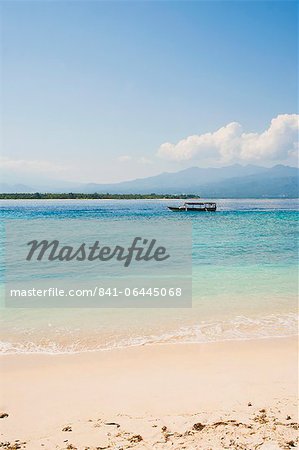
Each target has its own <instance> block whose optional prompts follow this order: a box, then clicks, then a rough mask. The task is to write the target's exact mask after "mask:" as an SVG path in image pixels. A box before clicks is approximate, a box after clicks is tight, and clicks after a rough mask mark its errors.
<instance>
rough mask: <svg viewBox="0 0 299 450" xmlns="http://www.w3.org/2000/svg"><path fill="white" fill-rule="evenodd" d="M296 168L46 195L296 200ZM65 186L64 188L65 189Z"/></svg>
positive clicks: (185, 175) (187, 172)
mask: <svg viewBox="0 0 299 450" xmlns="http://www.w3.org/2000/svg"><path fill="white" fill-rule="evenodd" d="M298 176H299V169H298V168H296V167H290V166H284V165H276V166H274V167H272V168H266V167H260V166H255V165H246V166H242V165H239V164H234V165H231V166H227V167H222V168H205V169H203V168H200V167H190V168H188V169H184V170H181V171H179V172H176V173H168V172H166V173H161V174H159V175H156V176H153V177H148V178H140V179H136V180H131V181H125V182H121V183H114V184H96V183H88V184H76V185H75V184H74V185H72V184H71V183H67V185H66V183H65V182H61V183H59V182H56V186H55V188H51V190H50V192H82V193H94V192H98V193H107V192H109V193H110V194H136V193H138V194H151V193H156V194H188V193H192V194H197V195H200V196H202V197H210V198H213V197H214V198H216V197H218V198H219V197H220V198H221V197H222V198H225V197H226V198H250V197H251V198H263V197H265V198H267V197H268V198H277V197H278V198H283V197H285V198H297V197H298ZM66 186H67V189H66ZM0 190H1V192H7V193H8V192H36V191H39V192H49V188H46V187H45V188H43V187H42V186H31V187H28V188H27V186H8V185H7V184H6V185H5V186H3V185H2V186H1V185H0Z"/></svg>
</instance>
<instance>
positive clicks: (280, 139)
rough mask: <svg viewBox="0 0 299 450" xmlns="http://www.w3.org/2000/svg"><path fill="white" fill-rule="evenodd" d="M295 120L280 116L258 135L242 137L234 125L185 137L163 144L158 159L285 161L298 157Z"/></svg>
mask: <svg viewBox="0 0 299 450" xmlns="http://www.w3.org/2000/svg"><path fill="white" fill-rule="evenodd" d="M298 118H299V116H298V115H297V114H281V115H278V116H277V117H275V118H274V119H272V120H271V124H270V126H269V128H268V129H266V130H265V131H264V132H262V133H245V132H244V130H243V127H242V125H241V124H240V123H238V122H231V123H229V124H228V125H225V126H224V127H222V128H219V129H218V130H217V131H214V132H212V133H204V134H199V135H193V136H188V137H187V138H185V139H182V140H181V141H179V142H178V143H177V144H171V143H169V142H166V143H164V144H162V145H161V146H160V148H159V150H158V156H160V157H161V158H164V159H168V160H172V161H190V160H197V161H209V162H216V163H230V162H254V161H256V162H270V161H285V160H287V159H288V158H290V157H294V156H296V155H297V153H298V130H299V126H298V125H299V122H298Z"/></svg>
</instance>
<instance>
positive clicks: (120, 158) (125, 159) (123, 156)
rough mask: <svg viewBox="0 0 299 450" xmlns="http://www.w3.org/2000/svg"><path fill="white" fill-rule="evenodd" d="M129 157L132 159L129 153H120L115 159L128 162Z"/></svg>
mask: <svg viewBox="0 0 299 450" xmlns="http://www.w3.org/2000/svg"><path fill="white" fill-rule="evenodd" d="M131 159H132V156H130V155H122V156H119V157H118V158H117V161H119V162H128V161H131Z"/></svg>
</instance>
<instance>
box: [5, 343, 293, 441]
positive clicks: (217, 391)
mask: <svg viewBox="0 0 299 450" xmlns="http://www.w3.org/2000/svg"><path fill="white" fill-rule="evenodd" d="M297 350H298V348H297V339H295V338H281V339H271V340H270V339H269V340H267V339H265V340H259V341H239V342H237V341H234V342H223V343H213V344H190V345H185V344H184V345H179V344H178V345H153V346H143V347H135V348H128V349H122V350H113V351H106V352H94V353H82V354H73V355H42V354H40V355H11V356H9V355H6V356H1V358H0V373H1V412H4V413H7V414H8V417H5V418H3V419H0V427H1V437H0V442H2V447H1V444H0V448H26V449H34V450H36V449H39V448H44V449H66V448H78V449H96V448H109V449H121V448H123V449H125V448H135V449H139V448H142V449H145V448H148V449H152V448H154V449H155V448H157V449H164V448H165V449H166V448H172V449H178V450H181V449H183V448H186V449H192V450H193V449H201V450H204V449H212V450H218V449H221V448H233V449H245V448H248V449H250V450H253V449H254V448H259V449H262V450H267V449H268V450H270V449H271V448H272V449H273V450H275V449H278V448H293V447H292V445H293V441H295V440H296V437H297V435H298V431H296V425H295V422H297V417H296V413H297V408H296V406H297V389H298V377H297V355H298V352H297ZM248 403H250V404H251V406H248ZM288 416H290V418H288ZM230 420H234V421H236V422H229V421H230ZM199 422H200V423H201V424H203V425H205V427H204V428H202V429H201V430H199V428H201V426H198V427H197V428H198V430H193V425H194V424H195V423H199ZM218 422H220V423H218ZM105 423H117V424H119V425H120V426H117V425H107V424H105ZM66 426H70V427H71V430H72V431H62V429H63V428H64V427H66ZM162 427H166V429H165V428H163V429H162ZM135 435H137V436H138V435H140V437H141V438H142V440H141V438H140V437H134V436H135ZM16 440H19V441H18V442H17V443H16V442H15V441H16ZM22 442H26V444H24V445H23V444H22V445H21V444H20V443H22ZM8 443H10V444H8ZM12 444H14V445H15V444H17V446H16V447H13V446H12ZM9 445H10V446H9ZM18 445H20V447H18ZM294 445H295V444H294Z"/></svg>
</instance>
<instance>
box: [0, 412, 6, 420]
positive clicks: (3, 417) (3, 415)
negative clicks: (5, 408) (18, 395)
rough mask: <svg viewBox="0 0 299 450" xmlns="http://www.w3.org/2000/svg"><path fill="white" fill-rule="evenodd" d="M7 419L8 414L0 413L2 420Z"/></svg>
mask: <svg viewBox="0 0 299 450" xmlns="http://www.w3.org/2000/svg"><path fill="white" fill-rule="evenodd" d="M5 417H8V414H7V413H4V412H2V413H0V419H5Z"/></svg>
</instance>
